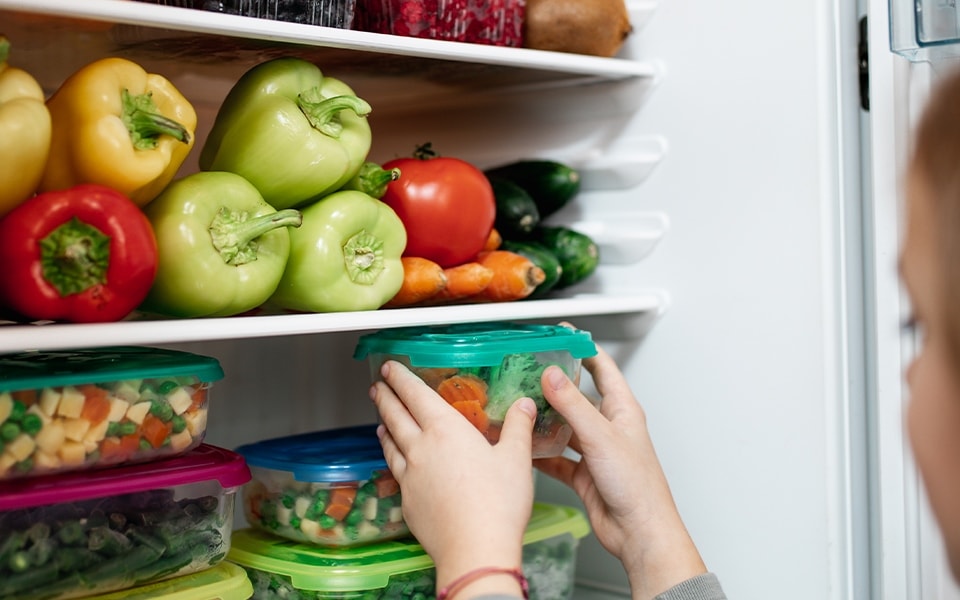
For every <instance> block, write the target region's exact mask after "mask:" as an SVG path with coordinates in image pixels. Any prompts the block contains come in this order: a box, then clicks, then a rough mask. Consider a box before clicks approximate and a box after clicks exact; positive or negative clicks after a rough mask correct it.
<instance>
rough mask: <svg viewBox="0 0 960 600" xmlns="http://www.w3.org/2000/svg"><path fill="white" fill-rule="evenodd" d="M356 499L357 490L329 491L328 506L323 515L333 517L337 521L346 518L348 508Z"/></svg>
mask: <svg viewBox="0 0 960 600" xmlns="http://www.w3.org/2000/svg"><path fill="white" fill-rule="evenodd" d="M356 497H357V488H353V487H340V488H333V489H332V490H330V504H328V505H327V508H326V510H324V511H323V513H324V514H325V515H327V516H329V517H333V518H334V519H336V520H338V521H342V520H344V519H345V518H347V515H348V514H349V513H350V508H351V507H353V501H354V499H356Z"/></svg>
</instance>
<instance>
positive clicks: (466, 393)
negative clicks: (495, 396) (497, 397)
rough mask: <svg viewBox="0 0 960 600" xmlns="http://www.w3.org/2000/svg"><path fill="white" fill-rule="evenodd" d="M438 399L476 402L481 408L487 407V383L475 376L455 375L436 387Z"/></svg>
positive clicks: (451, 401)
mask: <svg viewBox="0 0 960 600" xmlns="http://www.w3.org/2000/svg"><path fill="white" fill-rule="evenodd" d="M437 393H438V394H440V397H441V398H443V399H444V400H446V401H447V402H449V403H450V404H456V403H457V402H476V403H478V404H479V405H480V408H483V407H484V406H486V405H487V382H486V381H484V380H482V379H480V378H479V377H477V376H476V375H455V376H454V377H451V378H449V379H445V380H444V381H443V382H442V383H440V385H439V386H437Z"/></svg>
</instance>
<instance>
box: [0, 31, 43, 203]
mask: <svg viewBox="0 0 960 600" xmlns="http://www.w3.org/2000/svg"><path fill="white" fill-rule="evenodd" d="M9 54H10V41H9V40H8V39H7V38H6V37H4V36H0V156H2V157H3V160H0V217H2V216H3V215H5V214H7V213H8V212H10V210H11V209H13V208H14V207H15V206H17V205H18V204H20V203H21V202H23V201H24V200H26V199H27V198H29V197H30V196H32V195H33V193H34V192H36V191H37V186H38V185H39V183H40V177H41V176H42V175H43V169H44V165H45V164H46V162H47V153H48V152H49V151H50V113H49V112H48V111H47V107H46V105H45V104H44V95H43V90H42V89H41V88H40V84H39V83H37V80H36V79H34V78H33V77H32V76H31V75H30V74H29V73H27V72H26V71H24V70H23V69H17V68H15V67H11V66H10V65H8V64H7V57H8V56H9Z"/></svg>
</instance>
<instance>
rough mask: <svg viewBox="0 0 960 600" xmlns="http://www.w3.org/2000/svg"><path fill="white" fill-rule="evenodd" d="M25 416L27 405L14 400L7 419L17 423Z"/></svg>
mask: <svg viewBox="0 0 960 600" xmlns="http://www.w3.org/2000/svg"><path fill="white" fill-rule="evenodd" d="M25 414H27V405H26V404H24V403H23V402H20V401H19V400H14V401H13V408H11V409H10V416H9V417H7V419H8V420H10V421H16V422H17V423H19V422H20V419H22V418H23V415H25Z"/></svg>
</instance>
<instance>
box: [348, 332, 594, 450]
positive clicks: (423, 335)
mask: <svg viewBox="0 0 960 600" xmlns="http://www.w3.org/2000/svg"><path fill="white" fill-rule="evenodd" d="M596 353H597V349H596V346H595V345H594V343H593V340H592V339H591V337H590V334H589V333H587V332H586V331H581V330H577V329H570V328H568V327H562V326H559V325H533V324H519V323H502V322H500V323H468V324H456V325H449V326H443V327H405V328H398V329H385V330H382V331H379V332H377V333H373V334H368V335H365V336H362V337H361V338H360V341H359V343H358V344H357V348H356V350H355V352H354V358H357V359H364V358H366V359H368V361H369V364H370V375H371V377H372V378H373V379H374V380H379V379H380V366H381V365H382V364H383V363H384V362H385V361H387V360H396V361H399V362H401V363H403V364H405V365H407V366H408V367H410V369H411V370H412V371H413V372H414V373H416V374H417V375H419V376H420V378H421V379H423V380H424V381H425V382H426V383H427V385H429V386H430V387H431V388H433V389H434V390H436V391H437V393H438V394H440V396H442V397H443V398H444V399H445V400H447V402H449V403H450V404H451V405H453V407H454V408H456V409H457V410H459V411H460V412H461V413H462V414H463V415H464V416H465V417H466V418H467V419H469V420H470V421H471V422H472V423H473V424H474V425H475V426H476V427H477V429H478V430H480V431H481V432H482V433H483V434H484V435H485V436H486V437H487V439H488V440H490V441H491V442H496V441H497V440H498V439H500V428H501V426H502V425H503V417H504V415H505V414H506V412H507V409H508V408H509V407H510V406H511V405H512V404H513V402H515V401H516V400H517V399H518V398H521V397H523V396H529V397H530V398H533V400H534V401H535V402H536V403H537V422H536V425H535V426H534V431H533V455H534V457H535V458H543V457H549V456H558V455H559V454H560V453H561V452H563V449H564V448H565V447H566V445H567V442H569V441H570V436H571V435H572V433H573V431H572V430H571V429H570V426H569V425H568V424H567V423H566V421H564V420H563V418H562V417H561V416H560V415H559V414H558V413H557V412H556V411H554V410H553V408H551V407H550V405H549V404H548V403H547V401H546V399H545V398H544V396H543V390H542V388H541V386H540V376H541V374H542V373H543V370H544V369H546V368H547V366H549V365H558V366H560V367H561V368H562V369H563V370H564V372H566V374H567V375H568V376H569V377H570V378H571V379H572V380H573V381H574V382H577V383H579V381H580V361H581V359H583V358H587V357H589V356H593V355H595V354H596Z"/></svg>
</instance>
